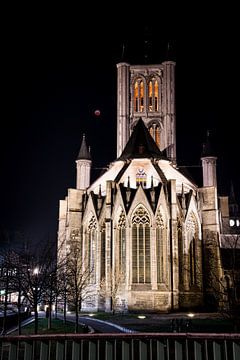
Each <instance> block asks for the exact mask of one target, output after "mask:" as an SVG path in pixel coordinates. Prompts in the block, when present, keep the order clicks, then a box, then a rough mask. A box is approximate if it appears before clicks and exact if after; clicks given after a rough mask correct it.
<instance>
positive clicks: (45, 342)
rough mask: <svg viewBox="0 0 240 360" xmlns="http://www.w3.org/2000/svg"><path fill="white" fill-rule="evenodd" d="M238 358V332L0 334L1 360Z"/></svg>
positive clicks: (239, 337) (214, 359) (203, 359)
mask: <svg viewBox="0 0 240 360" xmlns="http://www.w3.org/2000/svg"><path fill="white" fill-rule="evenodd" d="M85 359H86V360H239V359H240V334H207V333H204V334H203V333H201V334H197V333H135V334H116V333H115V334H85V335H82V334H67V335H65V334H59V335H31V336H14V337H13V336H2V337H0V360H85Z"/></svg>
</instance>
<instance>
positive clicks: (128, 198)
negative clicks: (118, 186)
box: [126, 176, 131, 206]
mask: <svg viewBox="0 0 240 360" xmlns="http://www.w3.org/2000/svg"><path fill="white" fill-rule="evenodd" d="M130 196H131V190H130V176H128V182H127V191H126V202H127V206H128V205H129V202H130Z"/></svg>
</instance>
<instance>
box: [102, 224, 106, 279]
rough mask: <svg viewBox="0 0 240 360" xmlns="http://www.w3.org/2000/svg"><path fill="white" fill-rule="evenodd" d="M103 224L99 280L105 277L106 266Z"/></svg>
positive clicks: (103, 227)
mask: <svg viewBox="0 0 240 360" xmlns="http://www.w3.org/2000/svg"><path fill="white" fill-rule="evenodd" d="M105 234H106V231H105V224H103V226H102V228H101V280H102V279H104V278H105V275H106V267H105V259H106V256H105V250H106V240H105Z"/></svg>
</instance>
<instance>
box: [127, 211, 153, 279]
mask: <svg viewBox="0 0 240 360" xmlns="http://www.w3.org/2000/svg"><path fill="white" fill-rule="evenodd" d="M150 281H151V277H150V217H149V214H148V212H147V211H146V210H145V209H144V207H143V206H139V207H138V208H137V209H136V211H135V212H134V215H133V218H132V282H133V283H143V284H145V283H150Z"/></svg>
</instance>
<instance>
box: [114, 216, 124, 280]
mask: <svg viewBox="0 0 240 360" xmlns="http://www.w3.org/2000/svg"><path fill="white" fill-rule="evenodd" d="M117 239H118V246H117V249H118V254H117V255H118V256H117V259H116V262H117V266H118V274H119V275H121V276H119V278H121V279H124V278H125V273H126V217H125V214H124V212H123V210H122V211H121V214H120V216H119V219H118V224H117Z"/></svg>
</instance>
